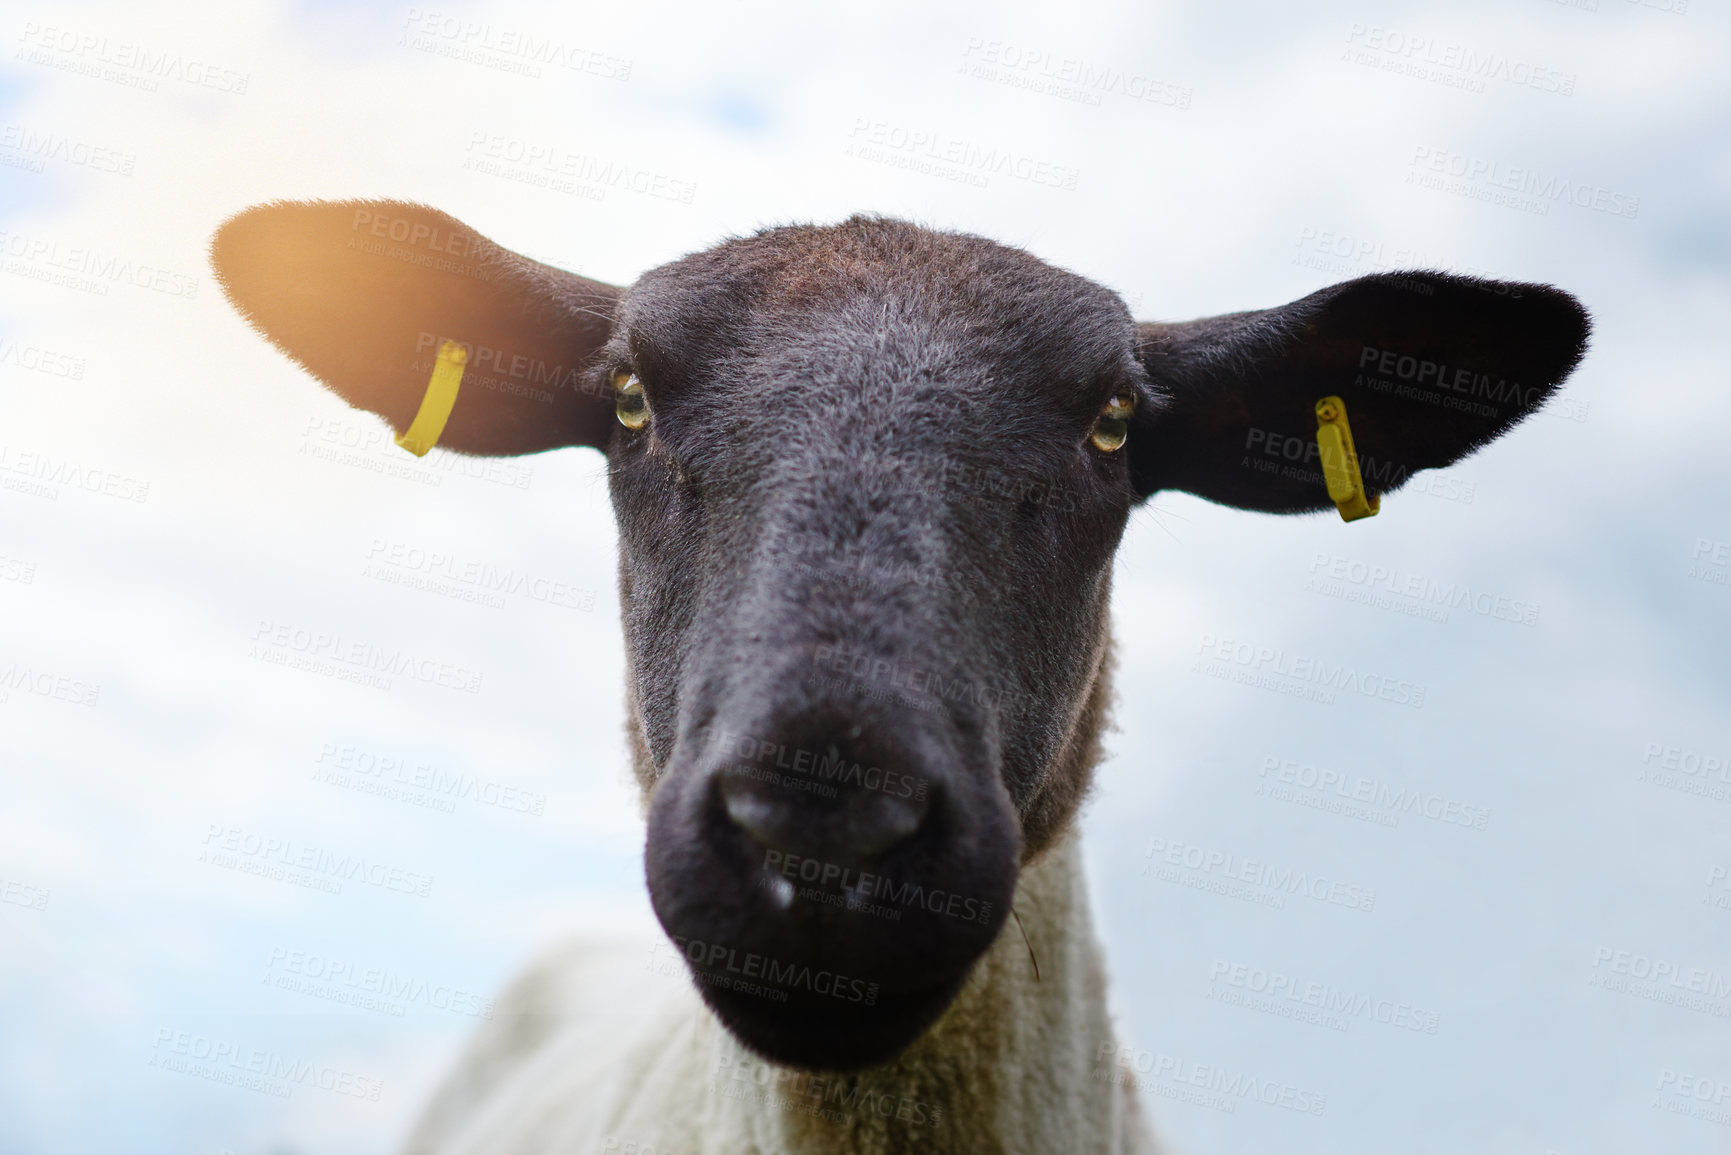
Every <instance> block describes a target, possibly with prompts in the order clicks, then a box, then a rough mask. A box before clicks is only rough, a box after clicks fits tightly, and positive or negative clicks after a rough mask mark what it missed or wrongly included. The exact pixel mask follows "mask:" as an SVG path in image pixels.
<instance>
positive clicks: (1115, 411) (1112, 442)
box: [1088, 393, 1136, 453]
mask: <svg viewBox="0 0 1731 1155" xmlns="http://www.w3.org/2000/svg"><path fill="white" fill-rule="evenodd" d="M1135 410H1136V395H1135V394H1134V393H1114V394H1113V395H1112V399H1111V400H1110V401H1108V402H1106V405H1105V408H1103V409H1101V410H1100V416H1098V417H1096V418H1094V428H1093V429H1091V430H1089V432H1088V440H1089V441H1091V442H1093V444H1094V448H1095V449H1098V450H1100V451H1101V452H1102V453H1112V452H1114V451H1116V450H1119V449H1122V448H1123V447H1124V442H1125V440H1126V439H1128V438H1129V436H1130V414H1131V413H1133V412H1135Z"/></svg>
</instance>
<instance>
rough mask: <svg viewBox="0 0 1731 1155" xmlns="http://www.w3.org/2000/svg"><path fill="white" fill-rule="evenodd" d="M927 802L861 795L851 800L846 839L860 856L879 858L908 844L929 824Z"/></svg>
mask: <svg viewBox="0 0 1731 1155" xmlns="http://www.w3.org/2000/svg"><path fill="white" fill-rule="evenodd" d="M926 805H927V804H926V800H925V799H924V798H923V797H922V798H920V799H919V800H918V801H917V802H916V801H914V800H912V799H906V798H897V797H895V796H893V795H889V794H878V793H865V792H862V793H858V794H854V795H852V796H851V797H849V798H848V801H847V819H846V823H847V825H846V838H847V845H848V848H849V849H850V850H852V851H853V852H854V853H856V854H860V855H869V856H872V857H876V856H877V855H880V854H882V853H883V852H884V851H886V850H888V849H889V848H890V847H892V846H894V845H895V844H896V843H898V842H905V841H906V840H908V839H909V838H912V837H913V836H914V833H915V832H916V831H918V830H919V828H920V827H921V826H923V825H924V824H925V820H926Z"/></svg>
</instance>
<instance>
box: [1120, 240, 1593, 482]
mask: <svg viewBox="0 0 1731 1155" xmlns="http://www.w3.org/2000/svg"><path fill="white" fill-rule="evenodd" d="M1589 330H1590V324H1589V321H1588V319H1587V313H1586V310H1584V309H1583V308H1581V305H1580V303H1579V302H1578V301H1576V300H1575V299H1574V298H1573V297H1571V296H1570V295H1569V294H1567V293H1565V292H1563V291H1561V290H1560V289H1553V288H1551V287H1550V286H1548V285H1526V284H1514V283H1509V282H1504V281H1485V280H1479V279H1476V278H1472V277H1456V276H1450V275H1448V274H1445V273H1429V272H1416V273H1380V274H1377V275H1376V276H1370V277H1361V278H1359V279H1358V280H1355V281H1346V282H1344V283H1342V284H1339V285H1334V286H1331V287H1329V288H1327V289H1323V290H1321V291H1320V292H1316V293H1312V294H1311V295H1310V296H1308V297H1305V298H1303V299H1302V300H1299V301H1295V302H1293V303H1292V304H1290V305H1285V306H1282V307H1280V308H1275V309H1265V310H1262V311H1259V312H1251V313H1231V314H1227V315H1225V316H1220V317H1209V318H1206V319H1203V320H1199V321H1189V322H1184V323H1180V324H1155V323H1148V324H1141V325H1138V326H1137V356H1138V358H1139V359H1140V360H1141V362H1142V365H1143V367H1144V368H1145V369H1146V370H1147V373H1148V378H1149V381H1150V383H1151V385H1152V388H1153V391H1154V395H1153V396H1151V397H1149V398H1145V399H1144V400H1146V401H1148V402H1150V403H1149V404H1145V405H1138V406H1137V413H1136V415H1135V417H1134V418H1133V419H1132V426H1131V432H1130V443H1129V451H1130V467H1131V476H1132V478H1133V480H1134V482H1135V485H1136V490H1137V492H1138V493H1139V494H1140V495H1142V496H1147V495H1148V494H1150V493H1153V492H1154V491H1156V490H1160V489H1182V490H1184V491H1186V492H1189V493H1194V494H1196V495H1197V496H1199V497H1205V498H1207V499H1208V500H1210V501H1217V502H1220V503H1222V504H1224V505H1233V506H1237V507H1239V508H1241V509H1256V510H1263V511H1266V512H1270V513H1297V512H1302V511H1305V510H1315V509H1327V508H1329V506H1330V504H1331V503H1330V501H1329V497H1328V492H1327V489H1326V488H1325V486H1324V483H1323V478H1322V470H1321V464H1320V460H1319V457H1320V454H1319V452H1318V450H1317V445H1316V426H1317V419H1316V403H1317V401H1319V400H1321V399H1322V398H1323V397H1328V396H1336V397H1340V398H1341V399H1342V400H1343V401H1345V403H1346V412H1347V417H1348V420H1349V422H1350V426H1351V431H1352V437H1353V441H1354V443H1355V447H1356V450H1357V454H1358V459H1359V463H1360V469H1361V471H1362V473H1363V475H1364V484H1365V489H1366V491H1367V494H1369V495H1376V494H1380V493H1386V492H1389V491H1391V490H1394V489H1397V488H1399V487H1400V485H1401V484H1402V483H1404V482H1405V481H1406V480H1407V478H1408V477H1410V476H1411V475H1412V474H1413V473H1414V472H1415V471H1417V470H1420V469H1432V468H1435V467H1438V466H1443V465H1448V464H1450V463H1451V462H1454V461H1457V460H1459V459H1460V458H1462V457H1464V456H1466V455H1467V454H1469V453H1471V452H1472V451H1473V450H1475V449H1478V448H1479V447H1480V446H1483V445H1485V444H1486V443H1488V442H1490V441H1493V440H1495V439H1496V438H1498V437H1500V436H1502V435H1503V434H1504V433H1506V432H1508V431H1509V430H1510V429H1511V428H1513V427H1514V426H1515V425H1516V424H1517V423H1518V422H1519V421H1521V419H1522V418H1524V417H1526V416H1527V414H1529V413H1531V412H1533V411H1534V410H1535V409H1537V408H1538V407H1539V406H1540V405H1542V404H1543V403H1544V401H1545V399H1546V398H1548V397H1549V396H1550V395H1551V394H1552V393H1553V392H1555V391H1556V389H1557V387H1558V386H1559V385H1561V384H1562V382H1563V379H1564V378H1565V377H1567V376H1568V375H1569V373H1570V372H1571V371H1572V370H1573V369H1574V367H1575V366H1576V365H1577V364H1578V363H1579V362H1580V360H1581V357H1582V355H1583V354H1584V353H1585V352H1586V348H1587V336H1588V333H1589ZM1162 395H1164V396H1162Z"/></svg>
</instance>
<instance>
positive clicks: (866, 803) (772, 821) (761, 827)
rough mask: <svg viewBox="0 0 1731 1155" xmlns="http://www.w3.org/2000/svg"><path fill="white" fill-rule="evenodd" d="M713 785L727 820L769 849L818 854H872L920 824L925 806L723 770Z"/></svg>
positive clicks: (917, 800)
mask: <svg viewBox="0 0 1731 1155" xmlns="http://www.w3.org/2000/svg"><path fill="white" fill-rule="evenodd" d="M717 789H718V790H719V792H720V794H721V802H722V806H723V809H725V810H726V812H727V817H728V819H729V820H730V821H731V822H732V823H733V824H734V825H735V826H737V827H739V829H741V830H743V831H744V832H745V833H746V834H748V835H749V836H750V837H751V839H752V841H754V842H756V843H757V844H758V845H760V846H762V847H764V848H765V849H768V850H780V851H784V852H795V853H799V854H802V855H810V856H813V857H820V858H828V857H835V858H845V859H850V860H862V859H869V858H877V857H879V856H881V855H882V854H883V853H884V852H886V851H888V850H889V849H890V848H892V847H894V846H896V845H897V844H899V843H902V842H905V841H907V840H908V839H910V838H912V837H913V836H914V835H915V834H917V833H918V832H919V830H920V828H921V827H922V826H924V825H925V822H926V816H927V812H928V810H929V807H930V804H929V802H928V801H927V799H926V798H925V797H924V796H923V795H922V796H921V797H919V798H902V797H899V796H896V795H893V794H885V793H882V792H880V791H874V790H851V791H847V792H846V793H844V794H843V795H842V797H841V799H840V804H839V805H838V804H837V800H836V799H835V798H833V797H830V798H817V797H813V796H811V795H809V794H803V793H792V792H789V791H784V790H779V789H776V788H775V787H773V786H769V785H765V784H764V783H761V782H758V781H755V780H753V779H751V778H747V777H744V776H742V775H734V774H722V775H720V776H719V781H718V783H717Z"/></svg>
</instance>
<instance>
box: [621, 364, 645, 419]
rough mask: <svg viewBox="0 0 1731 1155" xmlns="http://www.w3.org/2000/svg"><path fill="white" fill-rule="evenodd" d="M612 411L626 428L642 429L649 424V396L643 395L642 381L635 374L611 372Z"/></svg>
mask: <svg viewBox="0 0 1731 1155" xmlns="http://www.w3.org/2000/svg"><path fill="white" fill-rule="evenodd" d="M613 412H614V414H615V415H616V416H617V417H618V418H619V424H621V425H623V426H625V428H627V429H642V428H643V427H644V426H645V425H647V424H649V398H648V397H646V396H644V393H643V382H641V381H639V380H638V379H637V374H635V373H626V372H623V371H621V372H618V373H615V374H613Z"/></svg>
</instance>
